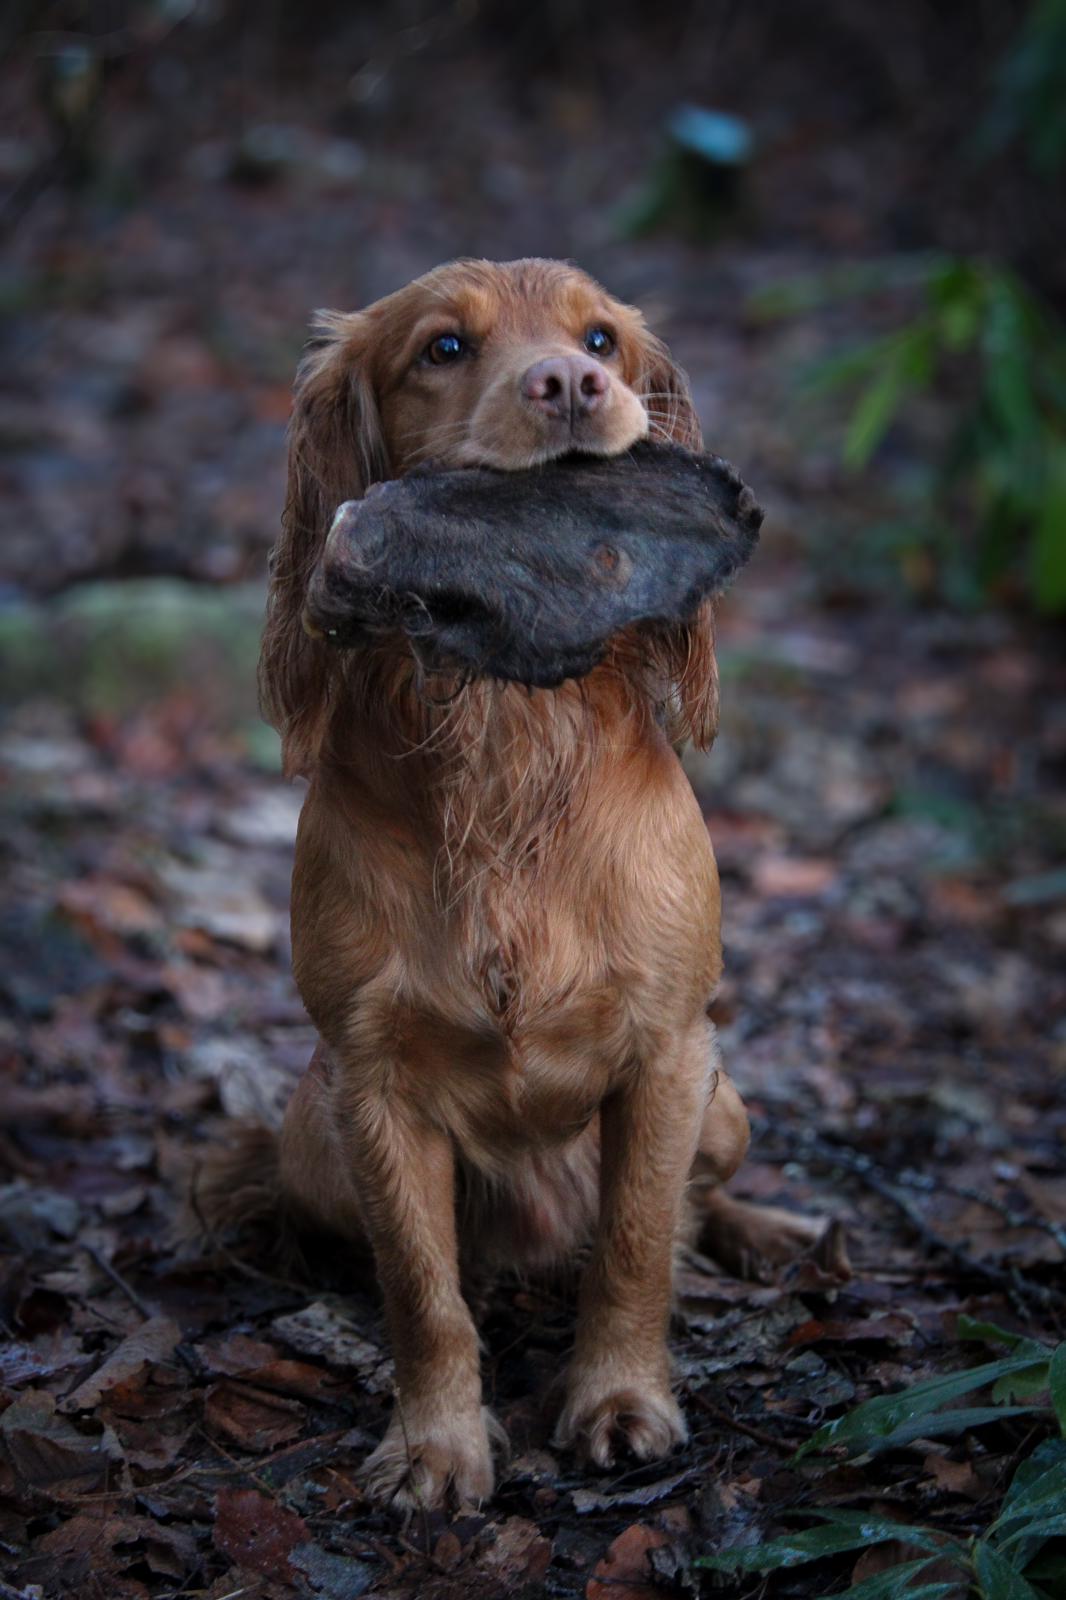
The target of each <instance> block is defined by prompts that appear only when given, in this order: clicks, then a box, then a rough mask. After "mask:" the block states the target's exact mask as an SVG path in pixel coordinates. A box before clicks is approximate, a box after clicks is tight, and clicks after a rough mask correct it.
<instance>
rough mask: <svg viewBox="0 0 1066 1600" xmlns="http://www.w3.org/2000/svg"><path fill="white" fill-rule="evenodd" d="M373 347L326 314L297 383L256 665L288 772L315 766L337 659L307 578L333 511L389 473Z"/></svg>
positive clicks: (354, 324) (360, 328) (363, 321)
mask: <svg viewBox="0 0 1066 1600" xmlns="http://www.w3.org/2000/svg"><path fill="white" fill-rule="evenodd" d="M368 345H369V320H368V318H367V317H366V316H365V315H363V314H361V313H354V314H351V315H345V314H343V313H341V312H337V311H320V312H318V313H317V315H316V317H315V319H314V322H313V324H312V337H311V339H310V341H309V343H308V345H307V349H306V351H305V354H304V358H303V361H302V362H301V364H300V368H299V371H298V373H297V376H296V399H295V406H294V409H293V415H292V421H291V423H290V425H289V475H288V487H287V491H286V498H285V510H284V513H283V515H282V519H281V536H280V538H279V539H278V542H277V544H276V545H275V547H274V551H273V554H272V556H271V561H270V591H269V597H268V601H267V619H266V627H265V629H264V632H263V645H262V651H261V653H260V657H259V699H260V705H261V707H262V711H263V715H264V716H265V717H266V719H267V721H268V722H271V723H273V725H274V727H275V728H277V730H278V732H279V733H280V734H281V738H282V760H283V764H284V768H285V771H286V772H287V773H289V774H292V773H297V772H306V771H307V770H308V768H309V767H310V766H311V765H312V764H313V760H314V755H315V752H316V750H317V748H318V745H319V742H320V740H321V737H322V732H323V729H324V726H325V720H326V715H327V711H328V708H329V705H330V701H331V698H332V697H331V689H332V684H333V680H334V678H335V676H336V673H337V671H338V670H339V669H338V661H337V656H336V652H334V651H331V650H330V649H329V647H328V645H327V644H326V643H325V641H324V640H322V639H314V638H311V637H309V635H308V634H307V633H306V632H305V631H304V628H303V626H302V622H301V618H302V615H303V608H304V597H305V594H306V590H307V583H308V579H309V578H310V575H311V572H312V570H313V569H314V566H315V563H316V562H317V560H318V557H319V555H320V554H321V551H322V546H323V544H324V543H325V539H326V534H327V533H328V532H329V527H330V524H331V522H332V520H333V516H334V513H335V512H336V509H337V507H338V506H339V505H340V504H341V502H342V501H344V500H355V499H358V498H359V497H360V496H361V495H362V494H363V493H364V492H365V490H366V489H367V487H368V486H369V485H370V484H371V483H374V482H376V481H378V480H379V479H381V478H384V477H387V476H388V474H389V461H388V452H387V450H386V447H385V440H384V434H383V431H382V426H381V417H380V414H379V411H378V404H377V398H376V396H375V394H374V389H373V384H372V382H371V377H370V374H369V371H368V360H367V355H368Z"/></svg>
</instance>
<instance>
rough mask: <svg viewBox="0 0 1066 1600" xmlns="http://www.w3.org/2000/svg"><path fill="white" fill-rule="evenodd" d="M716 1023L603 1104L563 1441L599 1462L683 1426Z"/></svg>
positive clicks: (678, 1436)
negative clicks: (682, 1331) (681, 1361)
mask: <svg viewBox="0 0 1066 1600" xmlns="http://www.w3.org/2000/svg"><path fill="white" fill-rule="evenodd" d="M709 1061H710V1041H709V1038H708V1032H707V1024H706V1023H705V1022H704V1021H703V1020H702V1019H701V1021H700V1024H699V1025H698V1026H697V1027H693V1028H692V1029H691V1030H689V1031H688V1032H686V1033H684V1034H682V1035H679V1036H675V1037H674V1038H673V1039H672V1040H671V1041H670V1042H669V1043H668V1044H667V1045H666V1046H665V1047H664V1048H663V1050H662V1051H661V1052H660V1053H659V1055H658V1057H657V1059H655V1060H653V1061H648V1062H645V1063H642V1064H640V1065H639V1066H637V1067H636V1068H635V1069H634V1071H633V1074H632V1076H631V1078H630V1079H629V1080H628V1081H627V1082H626V1083H625V1084H624V1085H623V1086H622V1087H621V1088H620V1089H619V1090H617V1091H616V1092H615V1093H614V1094H613V1095H612V1096H611V1097H610V1099H609V1100H607V1101H606V1102H605V1103H604V1105H603V1107H602V1109H601V1128H602V1132H601V1155H600V1162H601V1166H600V1216H599V1224H598V1227H597V1232H596V1240H595V1244H594V1247H593V1252H592V1257H591V1259H590V1261H589V1265H588V1267H587V1269H586V1273H585V1277H584V1280H583V1282H582V1285H581V1295H580V1299H579V1304H578V1321H577V1337H576V1340H575V1345H574V1354H573V1358H572V1360H571V1363H570V1369H569V1372H568V1374H567V1386H566V1398H565V1401H564V1404H563V1409H562V1413H561V1416H560V1418H559V1424H558V1428H557V1430H556V1443H557V1444H562V1445H572V1446H574V1447H575V1448H576V1449H577V1450H578V1452H579V1453H580V1454H581V1455H582V1456H584V1457H587V1458H588V1459H590V1460H591V1461H593V1462H595V1463H596V1464H597V1465H598V1466H601V1467H606V1466H610V1465H611V1463H612V1461H613V1460H614V1458H615V1456H616V1454H617V1453H618V1452H619V1450H620V1449H621V1450H626V1449H628V1450H629V1451H630V1452H631V1453H632V1454H633V1455H635V1456H636V1457H637V1458H638V1459H639V1460H641V1461H647V1460H652V1459H654V1458H655V1457H657V1456H662V1455H665V1454H666V1453H667V1451H669V1450H670V1449H671V1448H672V1447H673V1446H674V1445H675V1444H679V1443H681V1442H682V1441H683V1440H684V1439H685V1438H686V1437H687V1434H686V1429H685V1423H684V1419H683V1418H682V1415H681V1411H680V1408H679V1407H678V1404H677V1402H676V1400H675V1399H674V1396H673V1394H672V1392H671V1387H670V1357H669V1352H668V1350H667V1344H666V1335H667V1327H668V1323H669V1318H670V1302H671V1291H672V1276H673V1274H672V1268H673V1250H674V1240H675V1237H676V1234H677V1231H678V1226H679V1222H680V1215H681V1208H682V1204H683V1200H684V1193H685V1186H686V1182H687V1180H688V1174H689V1166H690V1163H691V1161H692V1157H693V1153H694V1151H695V1148H696V1142H697V1138H698V1135H699V1129H700V1123H701V1117H702V1112H703V1107H704V1104H705V1102H706V1098H707V1087H708V1066H709Z"/></svg>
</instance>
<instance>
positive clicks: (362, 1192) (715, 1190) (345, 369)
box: [213, 260, 812, 1506]
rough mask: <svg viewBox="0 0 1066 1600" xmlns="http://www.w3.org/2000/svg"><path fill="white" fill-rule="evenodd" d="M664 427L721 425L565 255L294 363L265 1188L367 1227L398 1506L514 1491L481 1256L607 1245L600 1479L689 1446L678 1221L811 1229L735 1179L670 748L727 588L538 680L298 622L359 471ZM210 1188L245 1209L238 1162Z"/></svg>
mask: <svg viewBox="0 0 1066 1600" xmlns="http://www.w3.org/2000/svg"><path fill="white" fill-rule="evenodd" d="M648 436H650V437H651V438H653V439H654V438H659V439H663V440H672V441H674V442H676V443H679V444H681V445H683V446H686V447H688V448H690V449H694V450H695V449H699V448H700V446H701V435H700V426H699V422H698V419H697V417H696V413H695V410H694V408H693V404H692V400H691V397H690V392H689V386H688V382H687V380H686V378H685V376H684V374H683V373H682V372H681V370H680V369H679V368H678V367H677V366H676V365H675V364H674V362H673V361H672V360H671V358H670V356H669V354H668V352H667V350H666V348H665V346H664V345H663V344H662V343H661V342H660V341H659V340H658V339H657V338H656V337H654V336H653V335H652V334H651V333H650V332H649V330H648V328H647V327H646V326H645V323H644V319H643V317H642V316H641V314H640V313H639V312H638V311H637V310H635V309H633V308H632V307H630V306H627V305H624V304H621V303H620V302H619V301H618V300H616V299H614V298H612V297H611V296H610V295H608V294H607V293H606V292H605V291H604V290H603V289H602V288H601V287H600V286H599V285H598V284H597V283H595V282H594V281H593V280H592V279H591V278H590V277H588V276H586V275H585V274H584V273H583V272H581V271H579V270H577V269H576V268H575V267H573V266H570V265H568V264H565V263H561V262H555V261H547V260H524V261H515V262H510V263H506V264H498V263H492V262H487V261H457V262H454V263H451V264H448V265H446V266H442V267H439V268H437V269H436V270H434V271H432V272H430V273H428V274H426V276H424V277H421V278H419V279H417V280H416V281H414V282H413V283H410V284H408V285H407V286H406V287H405V288H402V289H400V290H399V291H398V292H397V293H395V294H391V295H389V296H387V297H386V298H385V299H382V300H379V301H378V302H376V303H375V304H373V305H371V306H369V307H368V308H367V309H366V310H363V311H360V312H356V313H353V314H340V313H335V312H326V313H322V314H320V315H319V317H318V319H317V324H316V329H315V336H314V338H313V340H312V342H311V344H310V346H309V348H308V351H307V354H306V356H305V358H304V361H303V363H302V365H301V367H300V370H299V374H298V378H297V384H296V399H295V410H294V415H293V419H292V424H291V429H290V438H289V477H288V493H287V503H286V507H285V512H284V517H283V524H282V534H281V538H280V541H279V543H278V545H277V548H276V550H275V552H274V556H273V560H272V575H271V583H270V598H269V604H268V615H267V622H266V628H265V634H264V639H263V648H262V657H261V666H260V688H261V698H262V704H263V708H264V712H265V714H266V716H267V717H268V719H269V720H270V721H271V722H272V723H273V724H274V726H275V727H276V728H277V729H278V730H279V732H280V734H281V738H282V745H283V760H284V767H285V770H286V772H287V773H289V774H298V775H300V776H302V777H304V778H306V779H307V781H308V785H309V787H308V790H307V795H306V799H305V802H304V806H303V811H302V815H301V820H300V825H299V832H298V837H297V843H296V855H295V867H294V874H293V886H292V943H293V964H294V970H295V975H296V980H297V984H298V986H299V990H300V993H301V995H302V997H303V1000H304V1003H305V1005H306V1007H307V1010H308V1012H309V1014H310V1016H311V1018H312V1020H313V1022H314V1024H315V1026H316V1028H317V1031H318V1034H319V1038H320V1042H319V1045H318V1048H317V1049H316V1051H315V1054H314V1057H313V1059H312V1061H311V1063H310V1066H309V1067H308V1069H307V1072H306V1074H305V1076H304V1077H303V1079H302V1080H301V1082H300V1083H299V1085H298V1087H297V1088H296V1090H295V1093H294V1095H293V1098H292V1101H291V1103H290V1105H289V1108H288V1111H287V1113H286V1116H285V1120H284V1125H283V1128H282V1131H281V1134H280V1140H279V1141H278V1143H277V1146H276V1149H275V1148H274V1147H271V1151H270V1153H269V1155H268V1156H265V1157H264V1159H265V1160H266V1162H267V1167H266V1168H265V1169H264V1173H261V1176H262V1177H263V1182H264V1184H265V1185H266V1186H267V1187H268V1188H270V1189H271V1190H272V1191H277V1190H279V1189H280V1195H281V1196H282V1197H283V1200H284V1204H285V1206H286V1208H287V1210H288V1212H289V1214H290V1215H293V1216H295V1217H296V1218H298V1219H299V1220H300V1221H301V1222H302V1223H305V1224H310V1225H311V1226H313V1227H317V1228H321V1229H326V1230H329V1231H330V1232H331V1233H332V1234H334V1235H339V1236H341V1237H342V1238H343V1239H345V1240H347V1241H349V1244H350V1248H351V1250H352V1252H353V1254H354V1252H355V1251H356V1250H357V1249H359V1248H362V1247H365V1246H366V1245H367V1244H369V1246H370V1247H371V1249H372V1252H373V1258H374V1262H375V1265H376V1272H377V1277H378V1280H379V1283H380V1287H381V1290H382V1293H383V1297H384V1303H385V1309H386V1314H387V1321H388V1326H389V1332H390V1337H391V1343H392V1350H393V1354H394V1358H395V1370H396V1391H395V1402H394V1408H393V1415H392V1418H391V1420H390V1422H389V1425H388V1428H387V1431H386V1433H385V1436H384V1438H383V1440H382V1441H381V1443H380V1444H379V1445H378V1447H377V1448H376V1449H375V1450H374V1452H373V1453H372V1455H371V1456H370V1457H369V1460H368V1461H367V1462H366V1466H365V1482H366V1484H367V1486H368V1490H369V1492H370V1493H371V1494H372V1495H374V1496H375V1497H377V1498H380V1499H383V1500H389V1501H393V1502H395V1503H397V1504H399V1505H401V1506H415V1505H421V1506H436V1505H440V1504H442V1503H445V1502H448V1501H455V1502H458V1503H459V1504H472V1503H478V1502H481V1501H484V1500H485V1499H487V1498H488V1497H489V1496H490V1495H491V1493H492V1489H493V1481H494V1466H493V1451H494V1447H495V1446H496V1445H498V1444H499V1443H500V1430H499V1427H498V1425H497V1424H496V1423H495V1422H494V1420H493V1419H492V1417H491V1416H490V1414H489V1412H488V1411H487V1410H486V1408H485V1407H484V1405H483V1402H482V1392H481V1377H480V1371H479V1344H478V1335H477V1331H476V1328H475V1324H474V1321H473V1318H472V1315H471V1311H470V1309H469V1307H468V1304H467V1301H466V1299H465V1298H464V1292H463V1285H464V1272H465V1270H466V1268H467V1266H469V1265H471V1264H475V1265H477V1266H478V1267H480V1268H484V1267H486V1266H490V1267H491V1266H492V1265H493V1264H496V1265H499V1266H501V1267H510V1268H513V1267H516V1266H517V1267H520V1268H523V1269H528V1270H541V1269H544V1270H551V1269H555V1268H558V1267H560V1266H562V1265H563V1264H565V1263H566V1262H568V1261H573V1260H574V1259H575V1258H578V1259H583V1258H587V1259H584V1266H583V1271H582V1276H581V1283H580V1290H579V1295H578V1310H577V1326H576V1336H575V1342H574V1348H573V1353H572V1357H571V1360H570V1363H569V1369H568V1372H567V1374H566V1378H565V1385H564V1390H563V1395H562V1402H561V1409H560V1413H559V1418H558V1423H557V1427H556V1432H555V1442H556V1444H557V1445H558V1446H560V1447H572V1448H574V1449H575V1450H576V1451H577V1452H578V1453H579V1455H580V1456H581V1457H583V1458H584V1459H585V1460H587V1461H589V1462H591V1463H593V1464H595V1465H597V1466H600V1467H606V1466H608V1465H610V1464H611V1463H612V1461H613V1460H614V1459H615V1458H616V1457H618V1456H619V1455H621V1454H623V1453H625V1452H628V1453H629V1454H631V1455H632V1456H634V1457H636V1458H637V1460H639V1461H646V1460H650V1459H653V1458H656V1457H659V1456H663V1455H665V1454H666V1453H668V1452H669V1451H670V1450H671V1449H672V1448H673V1447H674V1446H676V1445H678V1444H679V1443H680V1442H682V1441H683V1440H684V1439H685V1437H686V1430H685V1422H684V1419H683V1416H682V1413H681V1410H680V1408H679V1405H678V1402H677V1399H676V1397H675V1395H674V1393H673V1391H672V1386H671V1367H670V1359H669V1354H668V1349H667V1330H668V1321H669V1316H670V1309H671V1282H672V1262H673V1256H674V1251H675V1246H676V1244H677V1242H678V1241H679V1240H680V1239H681V1238H682V1237H690V1238H693V1237H695V1236H696V1235H697V1234H698V1233H699V1232H700V1230H701V1229H702V1230H703V1234H704V1237H706V1233H707V1230H708V1229H713V1230H715V1231H716V1233H717V1239H718V1245H719V1246H720V1248H717V1249H716V1254H718V1255H719V1256H721V1255H722V1254H723V1253H727V1252H731V1253H732V1255H733V1257H734V1259H735V1258H736V1257H737V1256H741V1255H743V1254H744V1252H745V1251H753V1252H755V1253H757V1254H759V1255H762V1256H767V1257H770V1258H772V1259H783V1258H784V1257H785V1256H787V1255H789V1254H792V1253H794V1252H795V1251H796V1250H797V1249H798V1248H799V1247H800V1246H801V1245H803V1244H806V1243H807V1242H809V1241H810V1239H811V1238H812V1229H811V1227H810V1226H808V1225H805V1224H804V1223H803V1222H802V1221H801V1220H800V1219H795V1218H791V1217H786V1216H785V1215H784V1214H780V1213H776V1214H770V1213H766V1212H762V1211H759V1210H757V1209H756V1208H753V1207H746V1206H745V1205H743V1204H742V1203H740V1202H737V1201H733V1200H730V1199H729V1198H728V1197H727V1196H725V1195H723V1194H722V1193H721V1188H720V1186H721V1185H722V1184H723V1183H724V1182H725V1181H726V1180H727V1179H728V1178H729V1177H731V1176H732V1174H733V1173H734V1172H735V1170H736V1168H737V1167H738V1166H739V1164H740V1162H741V1160H742V1159H743V1157H744V1154H745V1151H746V1149H747V1145H748V1120H747V1116H746V1113H745V1110H744V1107H743V1104H742V1102H741V1100H740V1097H739V1095H738V1093H737V1091H736V1089H735V1088H734V1086H733V1084H732V1082H731V1080H730V1078H729V1077H728V1075H727V1074H726V1073H725V1071H724V1070H723V1069H722V1066H721V1063H720V1061H719V1055H718V1047H717V1043H716V1039H715V1031H714V1027H713V1025H712V1024H711V1022H710V1021H709V1020H708V1006H709V1004H710V1002H711V1000H712V997H713V996H714V993H715V989H716V985H717V984H718V981H719V976H720V973H721V941H720V897H719V888H718V878H717V873H716V869H715V862H714V856H713V853H712V849H711V845H710V842H709V839H708V835H707V829H706V827H705V824H704V821H703V817H702V815H701V813H700V808H699V806H698V804H697V802H696V799H695V797H694V795H693V792H692V790H691V788H690V786H689V783H688V781H687V779H686V777H685V775H684V773H683V771H682V767H681V763H680V761H679V758H678V754H677V751H678V748H679V747H680V745H681V744H682V743H683V741H685V740H686V739H691V740H692V741H694V742H695V743H696V744H697V745H698V746H701V747H706V746H707V745H709V744H710V742H711V741H712V740H713V738H714V734H715V730H716V726H717V713H718V695H717V675H716V668H715V654H714V631H713V615H712V608H711V606H710V604H707V605H705V606H704V607H703V608H702V609H701V610H700V611H699V612H698V614H697V615H695V616H694V617H693V618H692V619H691V621H689V622H688V623H686V624H685V625H677V626H674V627H671V628H666V629H662V630H659V632H658V633H656V634H655V635H654V636H653V637H649V635H648V634H647V633H644V634H642V635H640V636H636V635H634V636H631V637H626V636H624V635H623V636H622V637H620V638H619V639H617V640H616V641H615V642H614V643H613V645H612V646H611V648H610V651H609V653H608V656H607V658H606V659H605V660H604V662H603V663H602V664H601V665H599V666H597V667H596V668H595V669H594V670H593V671H592V672H591V673H590V674H589V675H588V676H587V677H585V678H584V679H582V680H581V681H570V682H566V683H564V684H563V685H562V686H561V687H559V688H557V689H553V690H546V689H540V690H535V691H530V690H528V689H526V688H524V687H522V686H520V685H515V684H504V683H498V682H492V681H484V680H482V681H475V682H471V683H466V682H451V681H449V680H448V677H447V675H446V674H437V675H431V676H430V677H428V678H427V676H426V675H425V674H424V673H423V672H422V670H421V668H420V665H419V663H418V661H417V660H416V659H415V657H414V655H413V654H412V650H411V647H410V646H409V645H408V644H406V643H404V642H403V641H402V640H401V639H400V638H399V637H398V636H397V637H396V638H395V639H390V638H385V639H380V640H375V641H374V642H372V643H370V644H368V645H367V646H366V647H365V648H360V649H355V650H350V651H346V652H342V651H337V650H334V649H331V648H330V646H329V645H328V644H327V643H326V642H325V641H324V640H323V639H321V638H319V637H314V635H313V630H310V631H309V630H307V629H305V627H304V626H302V617H303V611H304V598H305V591H306V586H307V582H308V577H309V574H310V572H311V570H312V568H313V567H314V564H315V562H316V560H317V558H318V556H319V554H320V552H321V550H322V546H323V543H324V541H325V538H326V534H327V532H328V530H329V527H330V524H331V521H332V519H333V516H334V513H335V511H336V509H337V507H338V506H339V505H340V504H341V503H342V502H344V501H346V500H350V499H354V498H358V497H360V496H361V495H363V494H364V492H365V491H366V490H367V488H368V487H369V486H370V485H371V484H373V483H375V482H377V481H379V480H382V479H386V478H390V477H397V476H399V475H401V474H403V473H405V472H408V471H409V470H410V469H411V468H412V467H415V466H417V465H419V464H421V463H424V462H427V461H432V462H434V463H436V464H437V465H439V466H442V467H461V466H488V467H493V468H496V469H500V470H504V471H512V470H516V469H522V468H530V467H534V466H536V465H537V464H538V463H541V462H545V461H548V460H551V459H553V458H555V457H559V456H562V455H565V454H567V453H570V452H579V453H586V454H589V455H595V456H618V455H621V454H622V453H624V452H625V451H626V450H628V449H629V448H630V447H631V446H632V445H633V444H634V443H635V442H636V441H637V440H640V439H643V438H645V437H648ZM275 1162H276V1166H274V1165H271V1163H275ZM694 1173H695V1174H696V1176H697V1177H698V1179H699V1185H698V1187H695V1186H690V1177H691V1176H692V1175H693V1174H694ZM246 1176H247V1174H246ZM213 1182H214V1193H215V1199H216V1201H217V1202H220V1203H221V1204H223V1205H225V1204H226V1203H229V1204H231V1205H232V1204H233V1203H234V1202H235V1198H236V1197H237V1196H238V1195H239V1192H240V1187H241V1179H240V1176H239V1174H237V1173H236V1172H235V1171H230V1172H228V1173H226V1174H225V1175H224V1176H221V1177H220V1176H219V1175H218V1174H217V1173H216V1175H215V1179H214V1180H213ZM697 1192H698V1193H699V1195H700V1196H702V1199H701V1201H700V1203H699V1204H698V1205H697V1204H696V1203H695V1202H694V1200H693V1199H692V1195H694V1194H696V1193H697ZM723 1241H724V1243H723Z"/></svg>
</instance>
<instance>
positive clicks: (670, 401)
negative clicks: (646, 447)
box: [635, 331, 703, 450]
mask: <svg viewBox="0 0 1066 1600" xmlns="http://www.w3.org/2000/svg"><path fill="white" fill-rule="evenodd" d="M642 346H643V349H642V357H641V369H640V373H639V376H638V378H637V382H636V384H635V388H636V392H637V394H638V395H639V396H640V399H641V401H642V402H643V405H644V409H645V411H646V412H647V413H648V421H649V423H650V424H651V428H650V434H649V437H650V438H652V439H663V438H666V439H671V440H673V442H674V444H680V445H684V447H685V449H686V450H702V449H703V430H702V429H701V427H700V419H699V417H698V416H697V415H696V407H695V406H694V405H693V404H692V393H691V391H690V389H689V384H688V378H687V377H686V375H685V373H684V372H682V370H681V368H680V367H679V366H678V365H677V363H676V361H674V360H673V359H672V357H671V355H670V352H669V350H667V348H666V346H665V345H664V344H663V342H662V340H661V339H656V337H655V335H654V334H651V333H648V332H646V331H645V332H644V334H643V337H642Z"/></svg>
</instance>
